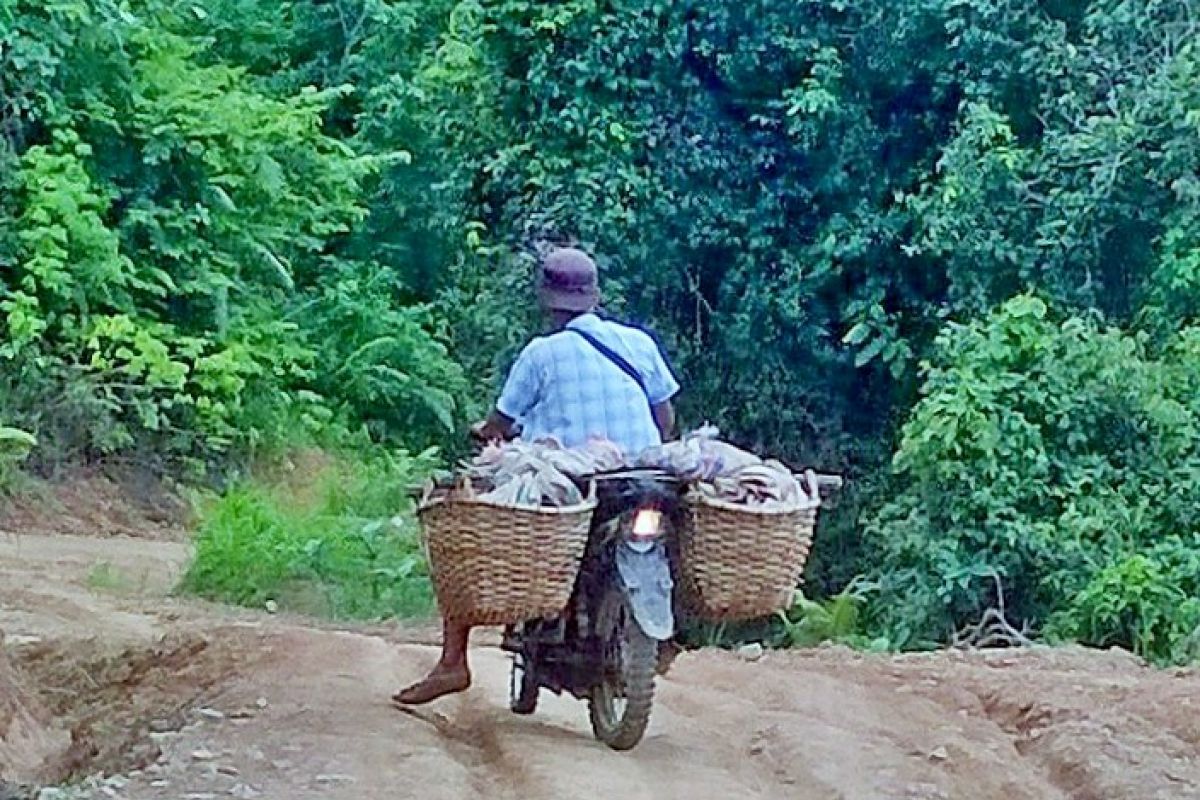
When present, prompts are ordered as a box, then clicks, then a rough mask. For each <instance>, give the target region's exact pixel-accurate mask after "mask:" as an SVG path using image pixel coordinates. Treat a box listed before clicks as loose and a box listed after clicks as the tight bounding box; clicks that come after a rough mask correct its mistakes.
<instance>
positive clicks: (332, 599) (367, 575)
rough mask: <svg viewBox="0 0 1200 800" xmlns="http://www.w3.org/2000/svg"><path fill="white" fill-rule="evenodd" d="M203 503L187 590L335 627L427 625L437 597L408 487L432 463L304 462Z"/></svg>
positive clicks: (404, 457) (385, 456) (390, 457)
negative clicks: (403, 620) (394, 622)
mask: <svg viewBox="0 0 1200 800" xmlns="http://www.w3.org/2000/svg"><path fill="white" fill-rule="evenodd" d="M296 460H298V461H299V462H300V463H301V466H302V468H301V469H299V470H297V469H296V467H295V465H294V463H293V462H292V461H287V462H285V464H286V466H285V467H283V468H280V467H278V466H276V467H275V468H273V469H270V470H267V471H266V474H268V475H269V476H270V477H269V478H260V479H258V480H251V481H247V482H244V483H242V484H240V485H237V486H235V487H233V488H232V489H230V490H229V491H228V492H226V493H225V494H224V495H223V496H221V497H219V498H217V499H215V500H212V501H210V502H208V503H206V504H204V507H203V510H202V512H201V522H200V526H199V530H198V533H197V537H196V556H195V559H194V560H193V562H192V564H191V565H190V567H189V569H188V572H187V574H186V575H185V576H184V579H183V582H182V586H181V588H182V589H183V590H184V591H187V592H190V593H193V594H196V595H199V596H201V597H204V598H207V599H210V600H219V601H222V602H228V603H233V604H236V605H244V606H252V607H260V608H261V607H262V606H264V605H265V604H266V603H267V602H268V601H274V602H275V603H277V604H278V605H279V607H280V608H281V609H284V610H291V611H296V612H300V613H305V614H312V615H316V616H323V617H329V618H334V619H382V618H388V617H414V616H427V615H429V614H430V613H431V612H432V611H433V608H434V602H433V591H432V587H431V584H430V582H429V572H428V567H427V564H426V561H425V556H424V551H423V548H422V546H421V539H420V531H419V528H418V526H417V522H416V519H415V517H414V516H413V510H414V509H413V503H412V500H411V499H410V498H409V496H408V494H407V490H408V487H410V486H412V485H414V484H416V483H418V482H419V481H420V480H422V479H423V478H424V476H426V475H427V474H428V473H429V472H430V471H431V470H432V469H433V468H434V466H435V465H434V460H433V457H432V455H431V454H429V453H425V454H421V455H419V456H411V455H408V454H406V453H384V452H373V453H370V454H368V455H365V456H363V455H356V456H354V457H353V458H349V457H330V456H327V455H320V454H318V456H317V457H314V455H313V454H311V453H309V454H303V457H302V458H299V459H296Z"/></svg>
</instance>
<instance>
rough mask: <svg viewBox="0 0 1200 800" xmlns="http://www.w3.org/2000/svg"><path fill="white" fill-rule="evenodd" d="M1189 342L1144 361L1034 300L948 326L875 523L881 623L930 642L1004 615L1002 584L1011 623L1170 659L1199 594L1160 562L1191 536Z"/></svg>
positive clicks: (1134, 340)
mask: <svg viewBox="0 0 1200 800" xmlns="http://www.w3.org/2000/svg"><path fill="white" fill-rule="evenodd" d="M1196 339H1197V331H1196V330H1195V329H1185V330H1184V331H1182V332H1181V333H1179V334H1178V335H1177V336H1176V337H1174V338H1173V340H1172V341H1171V342H1170V343H1169V345H1168V346H1167V347H1166V349H1165V350H1163V351H1162V352H1159V353H1154V352H1151V350H1150V348H1149V346H1148V337H1146V336H1144V335H1130V334H1126V333H1123V332H1121V331H1119V330H1116V329H1112V328H1104V327H1101V326H1100V325H1099V324H1098V323H1097V322H1096V321H1095V320H1094V319H1091V318H1084V317H1066V318H1065V319H1062V320H1061V321H1058V320H1055V319H1054V315H1053V314H1052V313H1051V312H1050V311H1049V309H1048V308H1047V306H1046V304H1045V303H1044V302H1042V301H1041V300H1040V299H1037V298H1035V297H1031V296H1021V297H1017V298H1014V299H1013V300H1011V301H1009V302H1008V303H1006V304H1004V305H1003V306H1002V307H1001V308H999V309H998V310H997V311H996V312H995V313H993V314H991V315H990V316H989V317H988V318H986V319H985V320H982V321H979V322H974V323H970V324H966V325H951V326H949V327H948V328H947V329H946V330H945V331H944V332H943V334H942V335H941V336H940V337H939V338H938V344H937V350H936V354H935V358H934V360H933V362H932V363H931V364H930V365H929V366H928V367H927V368H926V380H925V387H924V394H925V396H924V398H923V399H922V400H921V402H920V403H918V404H917V406H916V408H915V409H914V410H913V412H912V414H911V416H910V418H909V420H908V422H907V423H906V424H905V426H904V429H903V437H902V441H901V444H900V448H899V450H898V451H897V453H896V457H895V462H894V463H895V469H896V473H897V476H896V481H895V485H896V493H895V495H894V496H893V497H892V498H891V499H890V501H889V502H887V503H886V504H885V505H884V506H883V507H882V509H881V510H880V511H879V512H878V513H877V514H876V515H875V516H874V517H873V518H872V519H871V520H870V523H869V525H868V534H869V536H870V537H871V539H872V542H873V545H874V547H875V548H876V553H877V567H876V569H875V570H874V572H875V574H876V577H877V578H878V580H879V582H880V585H881V587H882V591H881V593H880V595H879V596H878V597H877V598H875V602H874V611H875V617H876V620H877V622H878V624H880V625H882V626H883V628H884V629H886V630H887V631H888V632H889V633H890V634H891V635H892V636H893V637H894V638H895V639H896V640H897V641H898V642H899V643H901V644H907V645H911V644H917V643H920V642H922V641H928V640H937V639H939V638H940V637H942V636H944V635H945V633H946V632H947V631H948V630H949V629H951V628H954V627H958V626H961V625H962V624H964V623H966V622H969V621H972V620H974V619H977V618H978V616H979V615H980V614H981V613H982V611H983V610H984V608H986V607H987V606H988V605H990V604H993V603H995V602H996V600H997V598H995V597H994V596H993V594H992V589H991V586H990V583H989V582H988V581H986V580H983V579H984V578H986V577H988V576H990V575H993V574H997V575H999V576H1000V577H1001V578H1002V580H1003V585H1004V587H1005V593H1006V597H1005V600H1006V605H1007V609H1008V612H1009V614H1010V616H1012V617H1013V618H1014V619H1018V620H1020V619H1025V620H1030V621H1034V622H1038V623H1045V622H1046V621H1047V620H1048V619H1050V618H1051V617H1052V616H1055V615H1059V620H1060V621H1059V622H1058V623H1057V624H1056V629H1057V630H1058V631H1060V632H1063V631H1072V632H1073V635H1075V636H1078V637H1081V638H1083V639H1085V640H1087V641H1093V642H1097V643H1118V644H1121V645H1123V646H1126V647H1130V648H1133V649H1136V650H1137V651H1138V652H1142V653H1145V654H1146V655H1149V656H1153V657H1159V658H1168V657H1170V656H1171V655H1172V654H1173V653H1174V648H1175V645H1176V643H1177V641H1178V640H1179V638H1180V636H1182V634H1183V633H1185V632H1186V633H1190V628H1189V629H1188V630H1186V631H1184V630H1183V629H1184V628H1188V626H1189V625H1190V626H1192V627H1194V623H1195V620H1194V616H1195V611H1194V606H1195V604H1194V602H1191V600H1189V598H1191V599H1192V600H1194V599H1195V598H1196V597H1200V595H1197V594H1196V590H1197V589H1200V587H1197V586H1196V585H1195V581H1194V580H1191V581H1186V582H1176V579H1177V578H1178V577H1179V576H1180V575H1181V574H1183V573H1180V572H1179V570H1178V569H1174V568H1172V569H1167V568H1166V567H1164V566H1163V563H1165V562H1162V561H1160V559H1163V558H1168V557H1169V558H1171V559H1177V558H1180V557H1184V556H1188V557H1189V558H1193V559H1194V555H1189V554H1191V553H1194V544H1193V543H1194V541H1195V536H1196V535H1197V533H1200V529H1198V528H1197V527H1196V517H1195V514H1194V513H1193V512H1192V508H1194V505H1195V503H1197V502H1200V480H1198V477H1200V400H1198V398H1200V395H1197V393H1196V385H1197V384H1196V381H1197V377H1198V376H1200V359H1197V354H1198V353H1200V351H1198V350H1197V349H1196V346H1195V342H1196ZM1166 536H1172V537H1174V538H1173V539H1169V540H1164V537H1166ZM1170 541H1173V542H1174V544H1171V545H1168V544H1167V542H1170ZM1151 552H1153V553H1154V554H1155V556H1154V558H1152V559H1150V560H1147V558H1149V555H1148V554H1149V553H1151ZM1189 563H1190V562H1189ZM1102 597H1103V598H1104V603H1103V604H1102V603H1100V602H1099V600H1100V598H1102ZM1185 600H1189V602H1184V601H1185ZM1158 615H1162V616H1161V617H1160V616H1158Z"/></svg>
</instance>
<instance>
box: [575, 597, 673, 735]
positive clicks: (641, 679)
mask: <svg viewBox="0 0 1200 800" xmlns="http://www.w3.org/2000/svg"><path fill="white" fill-rule="evenodd" d="M614 595H615V596H614ZM605 601H606V602H610V603H620V612H619V613H618V614H616V615H615V616H616V618H617V620H618V622H617V625H618V630H615V631H613V632H612V633H613V635H615V636H617V637H620V646H621V650H622V653H623V657H622V659H621V660H622V662H623V663H622V665H621V666H622V672H623V678H624V679H623V680H621V678H620V677H618V676H616V675H613V674H611V673H609V671H608V670H606V677H605V678H604V680H602V681H601V682H600V684H599V685H598V686H596V687H595V688H594V689H592V691H591V695H590V696H589V697H588V712H589V717H590V718H591V722H592V733H593V734H594V735H595V737H596V738H597V739H598V740H600V741H601V742H604V743H605V744H606V745H608V746H609V747H611V748H612V749H613V750H630V749H632V748H633V747H635V746H636V745H637V743H638V742H640V741H641V740H642V736H643V735H644V734H645V733H646V726H647V725H648V724H649V723H650V710H651V708H652V706H653V705H654V678H655V673H656V672H657V671H658V642H657V641H656V640H654V639H652V638H650V637H649V636H647V635H646V633H645V632H644V631H643V630H642V628H641V626H640V625H638V624H637V621H636V620H634V618H633V614H631V613H630V612H629V610H628V608H626V607H625V597H624V595H623V593H621V592H620V590H618V589H615V588H614V589H611V590H610V595H609V597H607V598H605ZM621 700H624V701H625V705H624V708H623V709H620V710H618V705H619V702H620V701H621Z"/></svg>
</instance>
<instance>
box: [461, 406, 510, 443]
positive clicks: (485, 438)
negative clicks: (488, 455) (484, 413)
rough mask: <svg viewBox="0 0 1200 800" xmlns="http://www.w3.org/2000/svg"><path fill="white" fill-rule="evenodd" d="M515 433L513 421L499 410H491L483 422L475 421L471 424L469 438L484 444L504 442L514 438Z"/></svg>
mask: <svg viewBox="0 0 1200 800" xmlns="http://www.w3.org/2000/svg"><path fill="white" fill-rule="evenodd" d="M516 435H517V432H516V426H515V423H514V421H513V420H511V419H509V418H508V417H506V416H504V415H503V414H501V413H500V412H499V411H493V412H492V413H491V414H489V415H488V418H487V419H485V420H484V421H483V422H476V423H475V424H474V425H472V426H471V438H472V439H474V440H475V441H477V442H481V443H484V444H488V443H490V442H506V441H508V440H510V439H514V438H516Z"/></svg>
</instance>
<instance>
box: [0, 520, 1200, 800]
mask: <svg viewBox="0 0 1200 800" xmlns="http://www.w3.org/2000/svg"><path fill="white" fill-rule="evenodd" d="M186 556H187V551H186V548H183V547H180V546H178V545H171V544H169V543H154V545H153V547H147V546H146V543H142V542H136V541H132V540H130V541H126V540H114V539H105V540H92V539H87V538H82V537H48V538H46V537H22V538H21V540H20V543H19V546H16V545H15V544H14V543H13V540H12V539H11V538H0V576H3V579H4V581H5V583H4V584H3V585H0V603H2V604H3V607H0V629H6V630H7V631H8V632H9V633H10V634H13V636H12V640H13V641H16V642H24V644H20V645H18V646H12V645H11V644H10V646H9V648H8V650H9V651H10V652H11V653H12V655H13V656H14V660H15V662H16V663H17V664H18V666H19V665H20V664H21V663H22V661H23V660H24V663H26V664H27V665H28V666H29V667H30V668H31V669H33V672H32V673H31V674H33V675H41V676H42V677H43V680H44V682H45V685H43V686H42V687H41V689H42V690H43V691H45V692H47V693H48V694H47V700H52V701H53V702H52V703H48V705H51V706H52V707H54V708H55V709H56V710H57V711H58V712H59V713H60V715H61V718H62V719H63V720H64V721H67V722H70V723H71V724H73V725H75V726H76V727H77V728H78V730H80V731H82V735H84V736H85V737H86V736H104V735H105V730H106V729H105V727H104V726H105V724H109V723H111V724H112V725H117V726H119V727H120V731H117V730H115V729H111V730H110V733H118V732H122V734H123V735H128V734H129V732H130V731H133V735H134V739H137V742H138V743H137V746H136V747H134V746H132V745H131V746H130V747H129V749H130V751H135V750H136V751H137V752H143V753H149V757H148V759H147V761H148V762H149V763H146V764H144V765H143V768H142V769H140V770H137V771H135V772H132V773H130V774H129V775H128V776H127V781H126V782H122V783H121V785H120V790H119V796H120V797H121V798H124V799H125V800H178V798H181V797H187V796H189V795H194V796H197V797H212V798H219V797H246V798H259V800H267V799H272V800H273V799H274V798H279V800H308V799H309V798H312V800H316V798H321V799H322V800H342V798H345V800H371V799H372V798H381V800H382V798H387V799H388V800H405V798H414V799H415V798H420V800H450V798H468V797H478V796H488V797H497V798H501V800H507V799H508V798H521V800H543V798H545V799H546V800H550V798H554V800H558V799H559V798H588V799H589V800H590V798H593V797H596V798H598V797H608V796H611V797H620V798H622V800H640V799H641V798H646V800H673V798H680V800H706V798H714V799H716V798H720V799H721V800H724V798H728V797H737V798H739V799H741V798H746V799H747V800H752V799H754V798H763V799H765V800H774V799H775V798H781V799H782V798H787V800H939V799H940V800H959V798H961V799H962V800H1058V799H1060V798H1069V799H1070V800H1093V799H1094V798H1103V799H1104V800H1156V799H1157V798H1164V800H1188V798H1200V764H1198V763H1197V756H1196V753H1197V751H1198V750H1200V715H1197V714H1195V710H1196V708H1195V707H1194V706H1193V705H1192V702H1193V699H1195V702H1196V703H1197V704H1200V692H1198V691H1197V689H1200V679H1197V677H1196V676H1195V675H1194V674H1192V673H1187V672H1182V673H1178V674H1174V673H1168V672H1160V671H1153V670H1148V669H1146V668H1144V667H1143V666H1142V665H1140V664H1138V663H1137V662H1136V661H1135V660H1134V659H1132V658H1129V657H1127V656H1116V655H1112V654H1105V653H1095V652H1083V651H1043V650H1034V651H1029V652H1023V653H1000V654H973V655H963V654H960V653H937V654H931V655H921V656H904V657H896V658H892V657H887V656H866V655H862V654H857V653H853V652H850V651H847V650H842V649H837V648H834V649H828V650H819V651H812V652H807V653H791V654H788V653H770V654H768V655H767V656H766V657H765V658H763V659H762V660H761V661H759V662H758V663H753V664H749V663H744V662H742V661H741V660H739V659H737V658H735V657H733V656H731V655H728V654H722V653H713V652H707V653H700V654H687V655H684V656H683V657H681V658H680V659H679V661H678V662H677V664H676V666H675V668H674V670H673V671H672V672H671V674H670V675H669V676H667V678H666V679H665V680H663V681H662V682H661V685H660V691H659V693H658V700H657V701H656V707H655V712H654V716H653V718H652V720H651V725H650V729H649V731H648V733H647V736H646V739H645V740H644V741H643V742H642V744H641V745H639V746H638V747H637V748H636V749H635V750H633V751H632V752H630V753H614V752H612V751H609V750H607V749H606V748H604V747H602V746H600V745H599V744H597V743H596V742H594V741H593V740H592V738H591V733H590V729H589V726H588V722H587V713H586V708H585V706H584V705H583V704H582V703H578V702H576V701H574V700H571V699H567V698H556V697H544V698H543V699H542V701H541V704H540V707H539V710H538V714H537V715H536V716H534V717H531V718H530V717H517V716H514V715H511V714H509V713H508V711H507V706H506V696H507V686H508V676H507V669H508V660H507V658H506V657H505V656H504V654H502V653H501V652H499V651H498V650H497V649H495V648H493V647H479V648H476V650H475V651H474V653H473V660H474V665H475V668H476V685H475V686H474V687H473V688H472V689H471V690H470V691H469V692H467V693H465V694H464V695H462V696H459V697H455V698H450V699H447V700H445V701H442V702H440V703H438V704H435V705H433V706H431V707H428V708H425V709H420V710H417V711H414V712H411V713H407V714H404V713H400V712H398V711H396V710H395V709H394V708H392V707H391V705H390V704H389V702H388V698H389V696H390V694H391V693H392V692H393V691H394V690H395V689H396V688H397V687H399V686H401V685H404V684H406V683H408V682H410V681H412V680H414V679H416V678H417V677H419V676H420V675H421V674H423V672H424V671H425V670H426V669H427V668H428V667H429V666H430V665H431V664H432V663H433V661H434V660H435V659H436V648H433V647H430V646H428V645H427V644H426V645H418V644H410V643H405V641H404V640H405V638H406V637H405V634H404V633H403V632H402V631H395V630H393V631H392V632H390V633H388V632H387V631H386V630H383V631H381V630H380V629H379V628H378V627H375V628H365V627H364V628H353V629H350V630H342V631H339V630H334V629H331V626H329V625H320V626H315V625H311V624H308V623H306V622H304V621H302V620H294V619H293V620H289V619H281V618H276V617H270V616H268V615H265V614H256V613H253V612H246V611H244V610H238V611H235V610H231V609H223V608H219V607H214V606H210V605H206V604H201V603H193V602H189V601H183V600H171V599H169V598H168V597H166V596H165V593H166V591H167V589H168V588H169V586H170V583H171V580H172V577H171V576H172V575H174V574H176V573H177V571H178V569H179V567H180V565H182V563H183V562H184V560H185V559H186ZM100 560H104V561H107V562H109V563H112V564H114V565H115V567H117V568H119V569H120V570H121V571H122V572H123V573H126V574H142V573H145V574H146V575H148V576H151V577H153V576H156V575H157V576H159V578H158V579H155V580H147V581H144V582H140V583H138V584H137V588H136V589H135V590H133V591H116V592H114V591H104V590H94V589H93V588H89V585H88V584H89V582H88V580H87V576H88V573H89V569H90V568H91V566H92V565H93V564H94V563H96V562H97V561H100ZM163 573H165V574H166V577H162V575H163ZM164 634H166V635H169V637H171V640H172V641H181V642H183V643H184V645H181V646H182V647H183V648H184V649H182V650H180V649H178V648H175V649H172V648H171V647H164V646H163V645H161V644H159V639H160V637H162V636H163V635H164ZM381 634H384V635H381ZM422 638H423V637H422ZM39 640H40V641H39ZM198 641H203V642H204V643H205V646H204V648H203V650H196V651H195V652H197V653H204V654H205V655H204V656H203V657H196V658H190V659H184V661H180V656H179V655H178V654H179V653H187V652H192V651H190V650H188V649H187V647H188V646H190V645H188V643H189V642H198ZM38 648H41V650H40V651H39V650H38ZM38 652H40V653H41V655H40V656H39V658H40V659H41V661H40V662H39V663H34V662H35V658H34V656H35V655H36V654H37V653H38ZM172 654H175V655H172ZM54 658H57V659H59V660H60V661H61V662H62V663H61V664H58V663H56V662H55V661H54V660H53V659H54ZM73 659H74V660H76V661H77V662H78V663H79V664H80V665H81V666H82V672H83V673H85V674H86V675H87V677H88V679H89V680H92V681H93V682H94V684H95V686H94V688H92V689H91V695H94V697H93V698H92V699H93V701H94V702H92V703H91V704H90V705H89V704H88V703H82V702H77V701H73V700H71V699H70V695H69V694H66V695H64V694H62V693H61V692H60V691H58V690H56V688H55V686H54V685H52V684H53V681H51V680H50V677H51V676H52V675H55V674H59V673H62V674H74V673H71V672H70V669H71V664H72V663H73ZM185 661H186V663H184V662H185ZM121 664H133V665H139V666H138V667H137V669H134V670H132V671H130V670H128V669H124V670H123V669H122V668H120V665H121ZM50 667H53V669H50ZM56 692H57V693H56ZM80 694H81V696H85V695H86V693H80ZM106 698H111V700H108V699H106ZM104 702H111V703H113V706H112V708H111V709H109V710H108V711H106V708H105V707H104V705H103V703H104ZM181 702H182V703H183V705H180V703H181ZM201 704H203V705H204V706H205V707H207V710H206V711H205V712H204V713H202V712H201V710H200V705H201ZM191 705H194V706H195V707H190V706H191ZM72 715H74V716H72ZM79 726H82V727H81V728H80V727H79ZM139 731H141V732H140V733H139ZM139 736H140V737H141V738H140V739H138V737H139ZM133 766H134V765H130V768H132V767H133ZM2 768H3V765H0V769H2ZM110 788H111V787H110ZM93 796H94V797H95V798H96V800H99V799H100V798H101V797H104V796H105V795H103V794H100V793H96V794H94V795H93Z"/></svg>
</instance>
